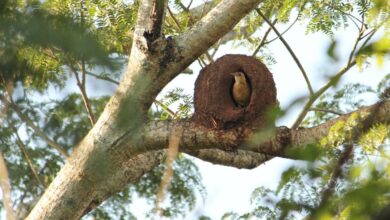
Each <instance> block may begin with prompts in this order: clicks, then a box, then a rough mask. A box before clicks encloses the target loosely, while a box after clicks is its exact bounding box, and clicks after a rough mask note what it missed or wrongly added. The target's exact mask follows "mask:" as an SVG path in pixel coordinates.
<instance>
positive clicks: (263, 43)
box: [252, 19, 278, 57]
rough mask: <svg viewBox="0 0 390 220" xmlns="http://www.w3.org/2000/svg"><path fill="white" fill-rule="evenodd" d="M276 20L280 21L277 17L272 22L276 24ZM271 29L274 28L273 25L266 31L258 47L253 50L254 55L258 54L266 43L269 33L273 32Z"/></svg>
mask: <svg viewBox="0 0 390 220" xmlns="http://www.w3.org/2000/svg"><path fill="white" fill-rule="evenodd" d="M276 22H278V19H275V20H274V21H273V22H272V25H275V24H276ZM271 30H272V27H269V28H268V30H267V31H266V32H265V34H264V36H263V38H262V39H261V42H260V44H259V46H257V47H256V49H255V51H253V54H252V56H253V57H254V56H256V54H257V53H258V52H259V51H260V48H261V47H262V46H264V45H265V41H266V39H267V37H268V34H269V33H270V32H271Z"/></svg>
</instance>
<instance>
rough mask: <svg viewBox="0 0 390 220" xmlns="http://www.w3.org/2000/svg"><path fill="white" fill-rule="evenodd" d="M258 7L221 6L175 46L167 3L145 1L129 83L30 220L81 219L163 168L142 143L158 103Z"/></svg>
mask: <svg viewBox="0 0 390 220" xmlns="http://www.w3.org/2000/svg"><path fill="white" fill-rule="evenodd" d="M260 1H261V0H242V1H236V0H223V1H221V2H220V3H219V4H218V5H217V6H215V8H214V9H213V10H211V11H210V12H209V13H208V14H207V15H206V16H205V17H203V18H202V19H201V20H200V21H199V22H198V23H197V24H195V25H194V26H193V27H192V28H191V29H189V30H188V31H187V32H185V33H183V34H182V35H181V36H179V37H178V38H177V39H172V38H168V39H165V38H164V36H162V34H161V32H162V30H163V27H162V24H163V23H164V22H163V20H164V14H165V9H166V2H167V0H165V1H160V0H143V1H141V2H140V7H139V10H138V18H137V24H136V27H135V31H134V37H133V44H132V45H133V46H132V49H131V54H130V56H129V62H128V68H127V71H126V73H125V75H124V79H123V80H122V81H121V83H120V85H119V87H118V90H117V92H116V93H115V95H114V96H113V97H112V98H111V99H110V101H109V102H108V104H107V105H106V107H105V109H104V111H103V113H102V115H101V116H100V118H99V119H98V121H97V123H96V124H95V126H94V127H93V128H92V129H91V130H90V132H89V133H88V134H87V136H86V137H85V138H84V139H83V140H82V141H81V142H80V143H79V144H78V146H77V147H76V148H75V150H74V152H73V153H72V155H71V156H70V158H69V161H68V162H67V163H66V164H65V166H64V167H63V168H62V169H61V171H60V172H59V173H58V175H57V177H56V178H55V179H54V180H53V182H52V183H51V184H50V186H49V187H48V189H47V190H46V192H45V193H44V195H43V196H42V198H41V199H40V201H39V202H38V203H37V205H36V206H35V207H34V209H33V210H32V211H31V213H30V214H29V216H28V217H27V219H53V220H54V219H55V220H58V219H66V220H68V219H79V218H81V217H82V216H83V215H84V214H85V213H87V212H88V211H89V210H91V209H92V208H94V207H96V206H97V205H99V204H100V203H101V202H102V201H103V200H104V199H106V198H107V197H109V196H110V195H112V194H114V193H115V192H118V191H119V190H121V189H122V188H123V187H124V186H125V185H126V184H128V183H129V182H130V181H135V180H137V179H139V178H140V176H141V175H142V174H143V173H145V172H147V171H149V170H150V169H151V168H153V167H154V166H155V165H157V164H158V163H159V162H160V159H159V157H156V155H155V154H158V155H160V154H162V153H161V151H157V152H150V153H147V150H148V149H149V148H150V146H146V145H145V143H144V141H145V139H143V138H142V128H143V125H144V124H145V122H146V120H145V118H146V113H147V111H148V109H149V107H150V105H151V103H152V101H153V100H154V98H155V97H156V95H157V94H158V93H159V92H160V91H161V89H162V88H163V87H164V86H165V85H166V84H167V83H168V82H169V81H170V80H172V79H173V78H174V77H175V76H176V75H177V74H179V73H180V72H181V71H182V70H183V69H185V68H186V67H187V66H188V65H189V64H191V63H192V62H193V61H194V60H195V59H196V58H197V57H198V56H199V55H201V54H202V53H204V52H205V51H206V50H207V49H208V48H209V47H210V46H212V45H213V44H214V43H215V42H216V41H217V40H218V39H219V38H221V37H222V36H224V35H225V34H226V33H227V32H228V31H230V30H231V29H232V28H233V27H234V25H235V24H237V23H238V22H239V21H240V19H241V18H242V17H244V16H245V15H246V14H247V13H248V12H249V11H251V10H253V9H254V8H255V7H256V6H257V5H258V4H259V2H260ZM165 147H166V146H164V148H165ZM152 148H154V147H152ZM154 149H156V148H154ZM159 152H160V153H159ZM156 158H157V159H156Z"/></svg>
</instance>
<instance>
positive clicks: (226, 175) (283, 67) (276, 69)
mask: <svg viewBox="0 0 390 220" xmlns="http://www.w3.org/2000/svg"><path fill="white" fill-rule="evenodd" d="M287 26H288V25H278V26H277V28H278V29H279V32H282V31H283V30H285V29H286V28H287ZM261 33H264V31H262V32H261ZM275 36H276V35H275V34H273V33H272V34H271V35H270V36H269V39H272V38H274V37H275ZM283 36H284V38H285V40H286V41H287V42H288V43H289V45H290V47H291V48H292V50H293V51H294V52H295V54H296V56H297V57H298V58H299V60H300V62H301V63H302V65H303V67H304V69H305V71H306V72H307V73H308V77H309V79H310V81H311V83H312V86H313V88H314V90H315V91H316V90H318V89H319V88H321V87H322V86H323V85H324V84H325V83H326V82H327V80H328V78H329V76H332V75H334V74H335V73H336V72H338V70H339V69H340V68H341V67H342V66H343V65H344V63H345V62H346V59H347V58H348V55H349V52H350V50H351V48H352V47H353V44H354V42H355V39H356V36H357V29H356V28H355V26H353V25H351V26H350V27H349V28H348V29H347V30H341V31H339V32H337V33H336V35H335V38H334V39H335V40H336V42H337V47H336V54H337V55H338V56H339V57H340V61H339V62H333V61H331V60H330V58H328V56H327V53H326V51H327V49H328V47H329V45H330V44H331V42H332V41H331V39H330V38H329V37H328V36H326V35H325V34H322V33H315V34H306V29H305V24H304V23H300V22H298V23H297V24H296V25H295V26H294V27H293V28H292V29H291V30H290V31H288V32H287V33H286V34H285V35H283ZM269 51H271V52H272V54H273V55H274V58H275V59H276V60H277V63H276V64H274V65H272V66H268V68H269V69H270V71H271V72H272V73H273V77H274V80H275V84H276V88H277V98H278V100H279V102H280V105H281V107H282V109H285V108H286V107H287V106H289V105H290V104H291V102H292V101H294V100H296V99H297V98H299V97H302V96H307V95H308V89H307V86H306V83H305V81H304V80H303V76H302V74H301V72H300V70H299V69H298V67H297V65H296V63H295V62H294V60H293V59H292V57H291V55H290V54H289V53H288V51H287V50H286V48H285V46H284V45H283V44H282V43H281V41H279V40H277V41H275V42H273V43H272V44H271V45H270V47H269ZM252 52H253V50H248V48H243V47H238V48H237V47H233V46H232V45H231V44H227V45H224V46H223V48H221V49H220V50H219V52H218V53H217V55H216V57H215V58H218V57H221V56H223V55H225V54H227V53H229V54H245V55H251V54H252ZM375 62H376V61H375V60H372V63H373V64H374V65H372V66H373V67H371V68H367V69H364V71H362V72H361V71H359V70H358V68H352V69H351V70H350V71H349V72H348V73H347V74H346V75H345V76H344V77H343V78H342V79H341V81H340V83H339V84H338V85H337V87H336V88H342V87H343V86H344V85H345V84H346V83H355V82H360V83H362V84H366V85H370V86H373V87H374V88H376V86H377V84H378V83H379V81H380V80H381V79H382V78H383V77H384V76H385V74H388V73H390V71H389V70H390V62H387V63H385V65H384V66H382V67H381V68H376V67H375V66H376V65H375ZM191 69H192V70H193V71H194V74H193V75H179V76H178V77H176V78H175V79H174V80H173V81H172V82H170V83H169V84H168V85H167V86H166V88H165V89H164V90H163V91H162V93H161V94H160V97H162V95H164V94H165V93H166V92H167V91H169V90H171V89H172V88H176V87H180V88H183V89H184V91H185V92H186V93H187V94H193V89H194V82H195V79H196V77H197V75H198V74H197V73H199V70H200V67H199V65H198V64H197V62H194V63H193V64H192V65H191ZM331 90H332V89H331ZM367 101H368V103H374V102H375V101H376V100H375V98H374V97H369V100H367ZM303 104H304V103H300V104H299V105H296V106H294V107H293V108H290V109H289V111H288V112H287V114H286V116H285V117H283V118H281V119H279V120H278V121H277V122H276V124H277V125H278V126H281V125H284V126H291V125H292V124H293V122H294V120H295V119H296V118H297V116H298V114H299V112H300V110H301V109H302V106H303ZM194 160H195V161H196V164H197V165H198V167H199V169H200V172H201V174H202V177H203V184H204V185H205V186H206V190H207V197H206V199H205V200H204V201H200V202H198V205H197V207H196V208H195V210H194V211H193V212H192V214H191V215H189V216H187V219H188V220H189V219H194V216H201V215H206V216H208V217H210V218H211V219H220V218H221V217H222V215H223V214H224V213H226V212H229V211H234V212H238V213H241V214H242V213H245V212H248V211H251V208H252V207H251V204H250V196H251V193H252V192H253V190H254V189H255V188H256V187H259V186H265V187H268V188H270V189H275V188H276V186H277V184H278V182H279V179H280V176H281V173H282V172H283V171H284V170H285V169H286V168H287V167H289V166H291V165H294V164H295V165H298V164H299V163H302V162H301V161H293V160H290V159H283V158H274V159H272V160H270V161H268V162H265V163H264V164H262V165H260V166H259V167H257V168H255V169H252V170H247V169H237V168H233V167H226V166H220V165H213V164H211V163H209V162H204V161H201V160H199V159H196V158H194Z"/></svg>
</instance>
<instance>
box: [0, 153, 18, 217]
mask: <svg viewBox="0 0 390 220" xmlns="http://www.w3.org/2000/svg"><path fill="white" fill-rule="evenodd" d="M0 186H1V189H2V191H3V204H4V207H5V210H6V212H7V215H6V216H7V219H8V220H14V219H15V213H14V210H13V208H12V198H11V185H10V179H9V175H8V169H7V164H6V163H5V160H4V157H3V153H2V152H1V151H0Z"/></svg>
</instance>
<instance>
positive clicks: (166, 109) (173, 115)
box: [154, 99, 176, 118]
mask: <svg viewBox="0 0 390 220" xmlns="http://www.w3.org/2000/svg"><path fill="white" fill-rule="evenodd" d="M154 103H156V104H157V105H159V106H160V107H161V108H162V109H163V110H164V111H166V112H167V113H168V114H169V115H170V116H171V117H172V118H176V113H174V112H173V111H172V110H171V109H169V108H168V106H166V105H164V103H162V102H160V101H158V100H157V99H155V100H154Z"/></svg>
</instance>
